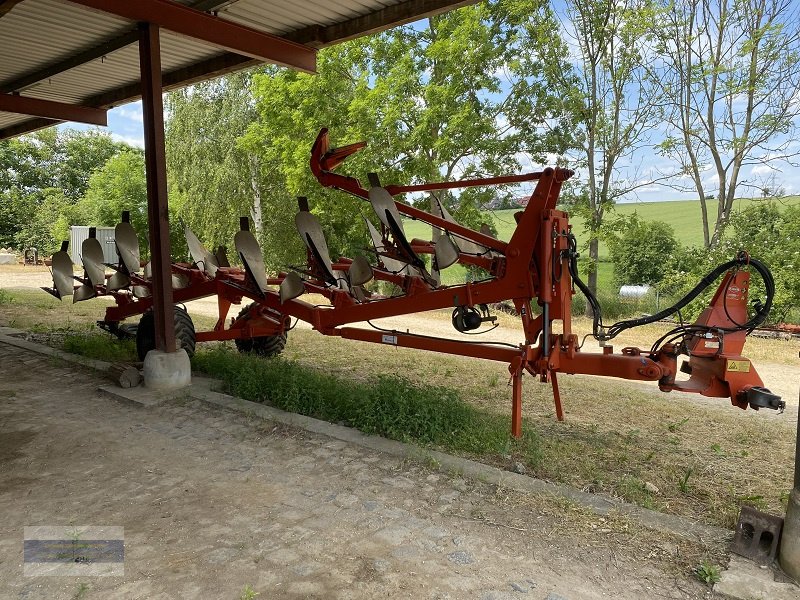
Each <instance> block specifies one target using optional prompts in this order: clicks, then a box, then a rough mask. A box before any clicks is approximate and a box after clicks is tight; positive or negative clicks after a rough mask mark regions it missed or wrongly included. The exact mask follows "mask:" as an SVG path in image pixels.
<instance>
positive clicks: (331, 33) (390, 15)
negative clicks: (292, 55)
mask: <svg viewBox="0 0 800 600" xmlns="http://www.w3.org/2000/svg"><path fill="white" fill-rule="evenodd" d="M478 1H479V0H406V1H405V2H400V3H399V4H393V5H391V6H387V7H386V8H382V9H381V10H377V11H375V12H371V13H369V14H366V15H362V16H360V17H355V18H353V19H349V20H347V21H343V22H341V23H334V24H333V25H328V26H327V27H323V26H320V25H313V26H311V27H305V28H303V29H298V30H297V31H293V32H291V33H289V34H286V35H285V36H284V37H285V38H286V39H289V40H293V41H295V42H298V43H300V44H307V45H309V46H314V47H316V48H321V47H324V46H330V45H332V44H338V43H339V42H345V41H347V40H352V39H355V38H357V37H361V36H363V35H370V34H373V33H379V32H381V31H385V30H386V29H389V28H391V27H396V26H398V25H405V24H406V23H411V22H413V21H418V20H419V19H423V18H425V17H432V16H434V15H438V14H441V13H443V12H447V11H449V10H455V9H456V8H462V7H464V6H469V5H470V4H477V3H478Z"/></svg>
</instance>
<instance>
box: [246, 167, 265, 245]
mask: <svg viewBox="0 0 800 600" xmlns="http://www.w3.org/2000/svg"><path fill="white" fill-rule="evenodd" d="M248 161H249V166H250V188H251V189H252V190H253V201H252V202H251V203H250V218H251V220H252V221H253V228H254V229H255V231H256V238H258V239H262V236H263V234H264V216H263V214H262V212H261V187H260V186H259V184H258V170H259V169H258V159H257V158H256V157H255V156H252V155H251V156H249V157H248Z"/></svg>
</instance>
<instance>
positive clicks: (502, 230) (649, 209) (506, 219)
mask: <svg viewBox="0 0 800 600" xmlns="http://www.w3.org/2000/svg"><path fill="white" fill-rule="evenodd" d="M755 202H763V200H753V199H746V198H742V199H738V200H735V201H734V210H742V209H744V208H746V207H747V206H748V205H751V204H753V203H755ZM770 202H777V203H778V206H781V207H785V206H795V205H800V196H789V197H787V198H783V199H781V200H770ZM709 210H711V211H714V213H713V214H711V215H710V217H711V218H713V216H714V214H716V204H715V203H712V204H710V205H709ZM515 212H517V210H511V209H509V210H495V211H488V212H487V213H486V216H487V219H491V220H492V222H493V223H494V226H495V227H496V228H497V237H498V238H499V239H501V240H504V241H508V240H509V239H511V235H512V234H513V233H514V227H515V222H514V213H515ZM634 212H635V213H636V214H637V215H639V217H641V218H642V219H643V220H645V221H664V222H665V223H667V224H669V225H671V226H672V228H673V229H674V230H675V237H676V239H677V240H678V241H679V242H680V243H681V244H683V245H684V246H697V247H699V246H702V244H703V229H702V220H701V213H700V203H699V202H698V201H696V200H685V201H679V202H634V203H630V204H618V205H617V206H616V207H615V209H614V212H613V213H611V214H610V215H609V216H610V217H612V218H613V216H614V215H620V216H627V215H630V214H633V213H634ZM570 222H571V223H572V225H573V231H574V232H575V235H576V236H577V237H578V240H579V241H582V240H583V239H585V237H586V231H585V229H584V221H583V219H581V218H580V217H577V216H572V217H571V218H570ZM405 228H406V233H407V235H408V236H409V237H410V238H415V237H416V238H420V239H426V240H427V239H430V237H431V228H430V227H429V226H428V225H425V224H423V223H420V222H418V221H411V220H407V221H406V222H405ZM607 259H608V249H607V248H606V245H605V244H604V243H602V242H601V243H600V261H601V262H600V265H599V266H598V287H599V288H600V289H608V290H609V291H610V290H611V288H612V275H613V268H612V265H611V263H609V262H606V261H607ZM464 273H465V271H464V269H463V268H462V267H460V266H458V265H456V266H453V267H450V268H449V269H447V270H446V271H445V272H444V274H443V278H444V281H445V282H446V283H448V284H452V283H458V282H461V281H463V280H464Z"/></svg>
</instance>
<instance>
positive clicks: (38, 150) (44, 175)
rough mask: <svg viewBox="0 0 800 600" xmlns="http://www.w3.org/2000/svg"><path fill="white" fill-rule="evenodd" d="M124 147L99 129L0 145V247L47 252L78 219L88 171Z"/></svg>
mask: <svg viewBox="0 0 800 600" xmlns="http://www.w3.org/2000/svg"><path fill="white" fill-rule="evenodd" d="M126 147H127V146H125V145H124V144H119V143H117V142H114V141H113V140H112V138H111V136H110V135H108V134H106V133H103V132H101V131H100V130H97V129H90V130H87V131H76V130H70V129H66V130H59V129H56V128H50V129H45V130H42V131H38V132H36V133H34V134H31V135H29V136H23V137H21V138H19V139H13V140H6V141H0V244H2V245H15V246H17V247H18V248H20V249H23V248H26V247H29V246H34V247H36V248H38V249H39V251H40V253H41V254H45V253H49V252H51V251H52V249H53V248H55V247H57V246H58V243H59V241H60V239H62V237H61V236H63V235H64V232H65V226H67V225H69V224H72V222H74V221H75V220H76V219H78V212H77V211H76V208H75V205H76V203H77V202H78V201H79V200H80V199H81V198H82V197H83V195H84V193H85V192H86V190H87V188H88V185H89V178H90V177H91V175H92V173H94V172H95V171H96V170H97V169H99V168H101V167H102V166H103V165H104V164H105V163H106V161H107V160H108V159H109V158H110V157H112V156H114V155H116V154H117V153H118V152H120V151H121V150H122V149H124V148H126ZM57 223H59V224H58V225H57Z"/></svg>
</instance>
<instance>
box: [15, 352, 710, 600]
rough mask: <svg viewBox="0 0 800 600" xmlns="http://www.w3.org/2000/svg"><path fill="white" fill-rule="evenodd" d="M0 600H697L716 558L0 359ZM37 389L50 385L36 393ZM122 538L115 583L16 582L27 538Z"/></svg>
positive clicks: (445, 477) (543, 505) (704, 594)
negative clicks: (90, 529)
mask: <svg viewBox="0 0 800 600" xmlns="http://www.w3.org/2000/svg"><path fill="white" fill-rule="evenodd" d="M0 374H2V379H0V471H2V473H3V477H2V478H0V511H2V514H3V516H4V519H3V520H2V523H0V590H3V592H2V593H1V594H0V596H2V597H3V598H25V599H39V598H42V599H47V600H54V599H77V598H87V599H91V598H102V599H115V598H125V599H133V598H141V599H167V598H231V599H238V598H252V597H253V596H252V595H248V594H249V591H250V590H252V591H253V592H255V593H258V594H260V596H259V597H261V598H348V599H350V598H377V597H391V598H440V599H444V598H459V599H460V598H479V599H486V600H489V599H503V598H538V599H541V600H545V599H546V600H564V599H566V600H575V599H595V598H598V599H599V598H617V599H625V598H630V599H637V600H638V599H642V598H708V597H711V596H710V592H708V590H707V588H706V587H705V586H703V585H701V584H700V583H699V582H697V581H695V580H694V579H693V578H692V577H691V575H689V568H688V566H687V564H697V562H696V561H699V560H700V558H699V557H700V554H699V553H701V552H705V551H710V552H713V550H708V549H703V548H697V547H696V546H693V545H692V544H689V543H687V542H684V541H681V540H678V539H676V538H668V537H664V536H663V535H656V534H654V533H653V532H650V531H648V530H645V529H642V528H641V527H638V526H634V525H631V524H630V523H627V522H624V521H622V520H619V519H613V518H610V519H599V518H597V517H595V516H591V515H587V514H584V513H582V512H581V511H579V510H576V509H575V508H571V507H568V506H564V505H559V503H558V502H556V501H555V500H553V499H547V498H537V497H534V496H524V495H519V494H511V493H509V492H506V491H504V490H503V489H498V488H493V487H490V486H488V485H483V484H480V483H477V482H470V481H465V480H464V479H462V478H460V477H459V476H458V474H453V473H441V472H438V471H435V470H430V469H429V468H427V467H426V466H423V465H420V464H416V463H410V462H407V461H401V460H399V459H396V458H392V457H387V456H385V455H382V454H380V453H377V452H374V451H371V450H366V449H363V448H360V447H356V446H351V445H349V444H346V443H344V442H340V441H334V440H331V439H329V438H326V437H324V436H320V435H315V434H309V433H307V432H304V431H300V430H295V429H291V428H287V427H285V426H276V425H274V424H271V423H265V422H264V421H261V420H257V419H248V418H247V417H245V416H242V415H239V414H235V413H228V412H224V411H219V410H217V409H212V408H210V407H207V406H206V405H203V404H199V403H196V402H193V401H192V402H190V401H188V400H185V399H184V400H182V399H180V398H178V399H176V400H173V401H170V402H168V403H166V404H165V405H162V406H161V407H157V408H141V407H136V406H133V405H129V404H123V403H121V402H119V401H116V400H113V399H110V398H107V397H105V396H102V395H100V394H99V393H98V392H97V391H96V390H97V386H98V385H99V384H100V383H102V380H100V379H98V377H97V375H95V374H93V373H89V372H86V371H83V370H80V369H76V368H74V367H67V366H64V365H63V364H57V363H54V362H53V361H52V360H50V359H47V358H44V357H42V356H40V355H34V354H31V353H28V352H26V351H21V350H19V349H17V348H13V347H10V346H6V345H3V344H0ZM46 382H48V383H49V384H48V383H46ZM36 525H51V526H52V525H102V526H122V527H124V531H125V562H124V569H125V574H124V577H95V578H89V577H71V578H70V577H26V576H23V574H22V568H23V565H22V552H21V549H22V539H23V528H24V527H26V526H36Z"/></svg>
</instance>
